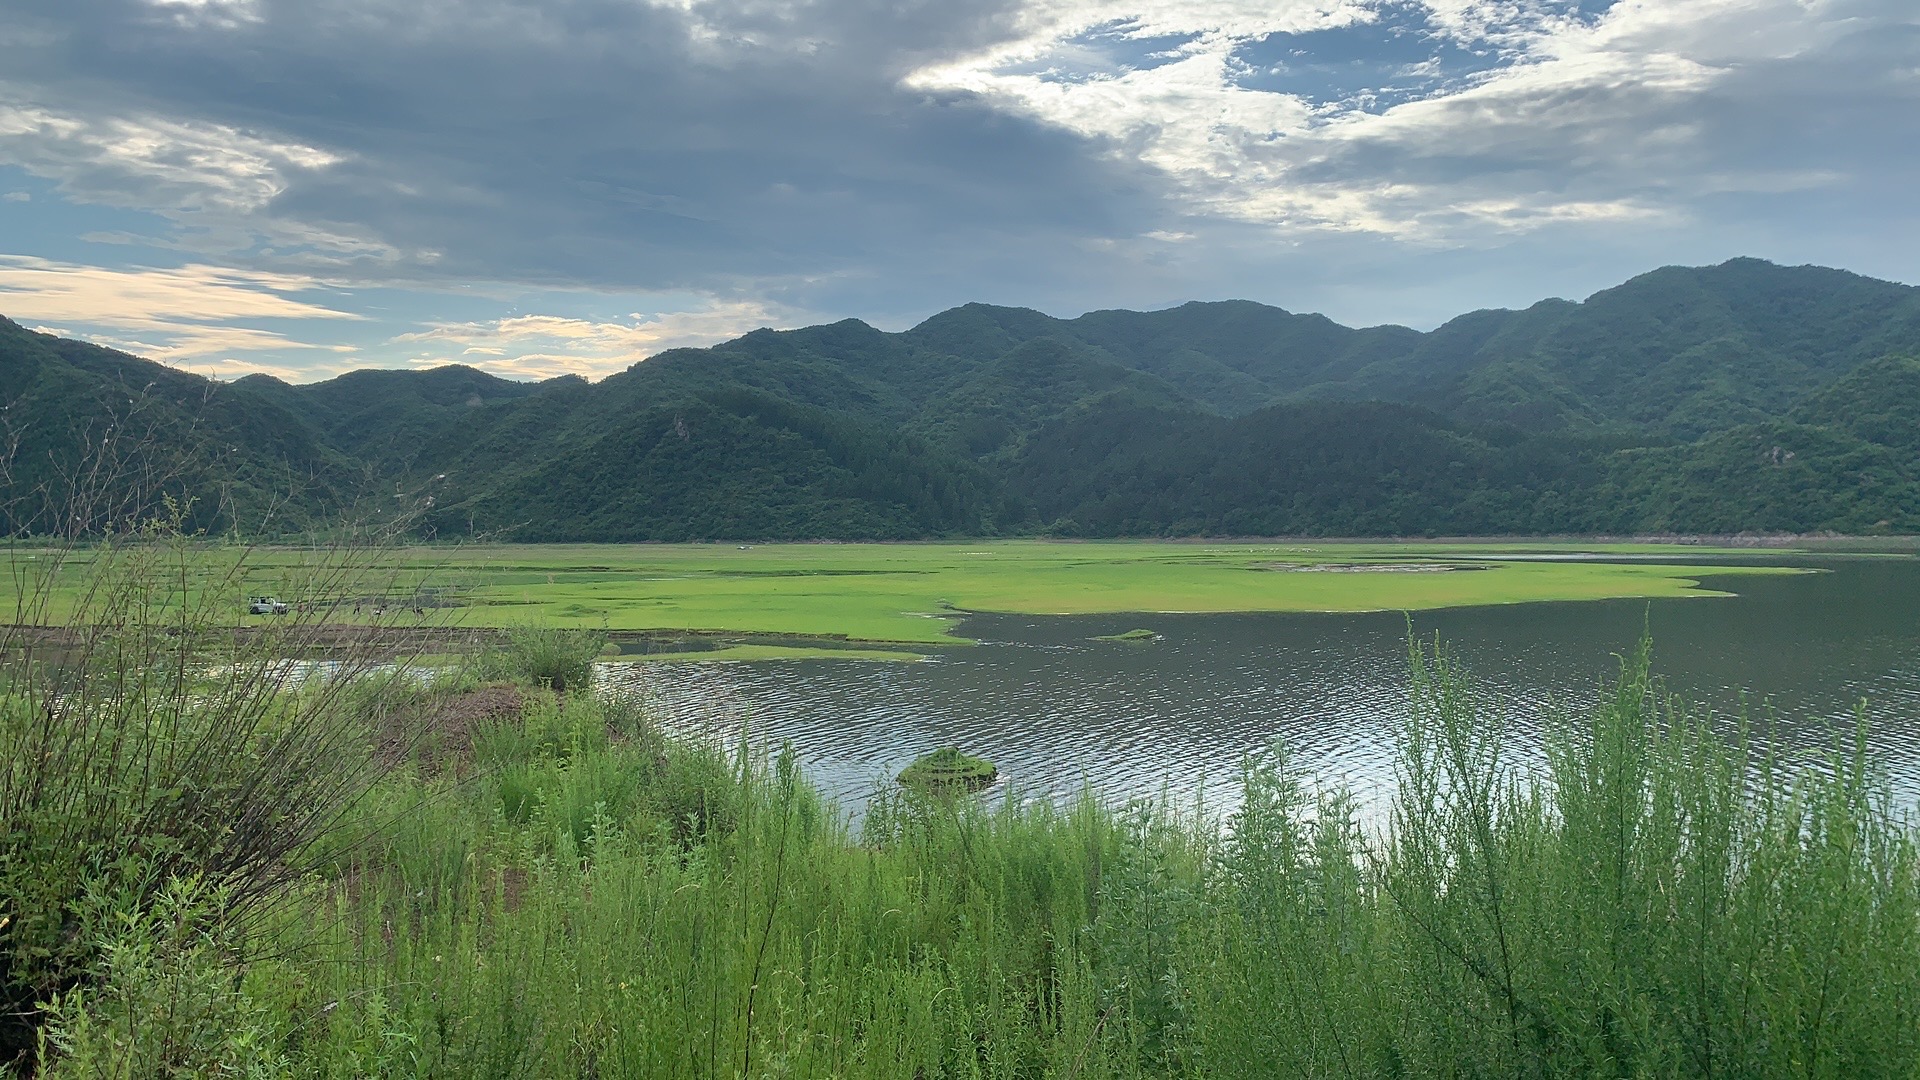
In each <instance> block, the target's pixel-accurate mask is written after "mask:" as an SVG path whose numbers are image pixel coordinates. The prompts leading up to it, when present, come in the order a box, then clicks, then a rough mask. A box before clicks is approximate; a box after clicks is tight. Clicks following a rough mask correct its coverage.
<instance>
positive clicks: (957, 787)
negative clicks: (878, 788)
mask: <svg viewBox="0 0 1920 1080" xmlns="http://www.w3.org/2000/svg"><path fill="white" fill-rule="evenodd" d="M999 777H1000V770H999V769H997V768H995V767H994V764H993V762H991V761H988V760H986V759H985V758H977V757H974V756H973V755H972V754H963V753H961V752H960V748H959V747H957V746H943V747H941V748H940V749H938V750H935V751H934V752H933V753H931V754H922V755H920V756H919V757H918V758H915V759H914V762H913V764H911V765H909V766H907V767H906V768H905V769H903V770H901V773H900V782H901V783H902V784H905V785H906V786H908V787H910V788H918V789H920V790H922V791H933V792H951V791H978V790H980V789H981V788H983V787H986V786H987V785H988V784H991V783H993V782H994V781H995V780H997V779H999Z"/></svg>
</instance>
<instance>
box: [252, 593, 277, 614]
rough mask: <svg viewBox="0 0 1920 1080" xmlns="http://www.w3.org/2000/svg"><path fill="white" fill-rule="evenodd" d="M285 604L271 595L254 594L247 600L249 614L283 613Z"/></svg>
mask: <svg viewBox="0 0 1920 1080" xmlns="http://www.w3.org/2000/svg"><path fill="white" fill-rule="evenodd" d="M286 613H287V605H285V604H283V603H281V602H280V601H278V600H276V599H274V598H273V597H271V596H255V597H253V598H251V599H249V600H248V601H247V614H249V615H285V614H286Z"/></svg>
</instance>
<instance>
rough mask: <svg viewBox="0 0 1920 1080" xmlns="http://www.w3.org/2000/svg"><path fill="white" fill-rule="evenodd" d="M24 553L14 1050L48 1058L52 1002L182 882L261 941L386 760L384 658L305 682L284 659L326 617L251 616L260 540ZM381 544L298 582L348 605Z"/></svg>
mask: <svg viewBox="0 0 1920 1080" xmlns="http://www.w3.org/2000/svg"><path fill="white" fill-rule="evenodd" d="M12 554H13V556H14V559H13V570H14V574H13V582H12V583H13V585H14V587H15V590H16V596H15V601H16V605H17V609H18V610H19V612H20V613H21V614H20V615H19V616H16V622H15V623H14V624H13V625H11V626H10V627H6V628H0V654H7V655H11V656H12V657H13V658H14V659H13V662H12V663H11V664H10V665H9V667H8V676H7V681H6V682H5V684H4V686H0V1015H3V1016H4V1019H3V1020H0V1062H6V1061H13V1062H19V1061H23V1060H26V1059H27V1058H28V1057H30V1055H31V1054H33V1053H34V1050H35V1046H36V1044H37V1042H38V1040H37V1037H36V1028H37V1027H38V1025H39V1024H40V1023H41V1022H42V1020H43V1019H44V1012H43V1009H42V1003H47V1002H58V1001H72V1000H74V998H73V995H74V994H75V993H76V992H79V991H82V990H83V989H84V988H86V987H88V986H90V985H93V984H95V983H96V982H97V980H98V978H99V976H100V973H101V972H102V971H103V970H104V969H105V965H107V962H108V960H109V959H111V955H110V954H111V950H112V949H114V948H117V947H119V946H117V945H115V944H114V943H115V942H117V941H119V940H121V939H122V937H123V936H124V934H125V932H126V928H127V927H128V926H129V925H145V922H144V920H146V919H147V918H148V916H149V915H150V914H152V913H153V912H155V911H156V910H159V908H160V907H161V906H164V905H166V904H173V901H170V900H168V899H167V898H168V897H170V896H173V895H174V893H173V890H175V888H176V886H177V884H178V883H180V882H184V881H191V882H194V883H196V886H195V887H196V890H198V891H197V892H196V896H197V897H198V898H199V899H198V901H197V903H199V905H200V907H199V908H198V909H196V910H197V915H196V918H197V919H198V920H200V921H201V922H204V923H205V924H207V925H208V926H209V927H212V928H213V929H215V930H217V932H218V933H219V934H220V935H222V936H223V939H226V940H242V939H244V938H245V936H246V934H247V933H248V931H249V929H250V928H251V927H252V926H254V925H257V923H258V920H259V919H260V917H261V916H263V915H264V914H265V913H266V912H268V911H269V910H270V909H272V908H273V907H274V905H276V904H277V903H278V902H279V901H281V900H282V899H283V898H284V897H285V896H286V895H287V894H288V890H289V889H290V888H291V887H292V886H293V885H294V884H295V883H297V882H298V881H300V880H301V879H302V877H303V875H304V874H305V873H306V871H307V869H308V867H307V863H306V857H307V855H308V854H309V852H310V851H311V850H312V848H313V845H314V843H315V841H316V840H318V839H319V838H321V837H322V836H324V835H325V834H327V833H328V832H329V831H330V830H331V829H332V828H334V826H335V825H336V824H337V822H338V821H339V820H340V817H341V815H342V814H343V813H344V812H345V810H346V809H347V808H348V807H349V806H351V805H352V803H353V801H354V800H355V799H356V798H357V797H358V796H359V795H360V794H361V793H363V792H364V791H366V790H367V788H368V786H369V785H370V784H371V783H372V781H373V779H374V777H375V776H376V775H377V773H378V771H379V768H380V765H379V762H378V760H377V759H376V758H375V756H374V755H373V753H372V752H371V747H370V745H369V739H368V737H367V728H366V725H365V723H364V722H363V710H364V709H365V707H366V705H367V701H368V699H367V698H366V697H365V696H364V695H361V694H360V693H359V692H358V690H357V687H358V686H359V684H360V683H361V682H362V681H364V678H365V676H366V675H367V674H368V673H369V672H372V671H374V670H375V669H376V668H377V666H378V665H377V664H376V661H375V659H374V658H373V657H372V656H371V655H370V654H367V655H350V656H347V657H345V658H343V659H342V660H341V661H340V664H339V666H338V668H337V669H336V671H335V674H334V676H333V677H331V678H326V679H313V680H308V681H306V682H304V683H301V684H299V685H298V686H295V685H292V684H290V683H289V682H288V680H287V671H288V669H287V665H286V659H285V658H286V657H289V656H299V655H301V654H302V653H303V651H305V649H306V647H307V645H308V643H309V642H310V641H312V640H314V638H315V636H316V635H317V633H318V631H319V618H320V615H319V614H317V613H316V614H308V615H297V614H296V615H289V616H286V617H285V618H281V619H274V620H271V621H269V622H268V623H266V624H265V625H258V624H256V625H254V626H252V627H245V626H244V625H243V624H244V623H245V619H244V616H243V614H242V613H243V612H244V610H245V608H244V604H243V600H244V597H245V596H246V594H247V592H248V589H247V585H248V580H247V579H248V574H249V572H250V567H249V565H248V562H247V554H248V553H247V552H245V551H244V550H241V551H236V550H232V549H224V548H221V547H219V546H216V545H209V544H205V543H202V542H199V541H197V540H194V539H193V538H189V537H182V536H180V535H178V534H177V533H172V532H168V531H167V530H164V529H157V528H156V529H149V530H145V531H143V532H141V533H139V534H136V535H133V536H129V537H122V538H117V539H115V540H112V541H104V542H101V543H99V544H97V545H94V546H91V547H85V548H81V547H73V548H69V549H65V550H58V551H48V550H41V551H37V552H34V553H33V554H34V556H35V557H34V558H32V559H30V560H29V559H25V558H22V557H21V554H20V552H19V550H18V549H13V550H12ZM366 554H367V553H366V552H365V551H356V550H329V551H317V552H306V553H303V555H302V556H301V557H302V558H303V559H305V560H306V562H305V563H304V565H302V566H300V567H299V568H298V571H299V574H300V581H301V583H302V585H303V587H304V589H307V590H311V591H310V592H308V593H307V594H308V595H350V594H352V593H353V592H354V591H356V590H358V589H364V588H365V587H366V586H365V583H364V582H363V581H362V578H363V577H364V576H365V575H366V574H368V573H369V572H371V571H370V569H369V566H368V562H367V561H366ZM291 573H292V572H291V571H288V572H286V573H285V574H283V575H282V576H283V579H284V578H285V577H287V576H289V575H290V574H291ZM388 685H389V686H390V687H391V686H393V685H397V681H392V682H390V683H389V684H388ZM177 906H178V905H177V904H175V905H174V907H176V908H177ZM123 951H124V950H123Z"/></svg>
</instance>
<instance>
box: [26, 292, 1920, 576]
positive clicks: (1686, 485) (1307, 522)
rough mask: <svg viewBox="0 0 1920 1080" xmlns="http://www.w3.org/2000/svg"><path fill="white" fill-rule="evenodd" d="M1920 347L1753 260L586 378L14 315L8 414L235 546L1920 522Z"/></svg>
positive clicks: (712, 359)
mask: <svg viewBox="0 0 1920 1080" xmlns="http://www.w3.org/2000/svg"><path fill="white" fill-rule="evenodd" d="M1916 357H1920V289H1915V288H1912V287H1908V286H1904V285H1898V284H1893V283H1890V282H1884V281H1876V280H1873V279H1870V278H1864V277H1860V276H1858V275H1854V274H1849V273H1845V272H1843V271H1838V270H1826V269H1821V268H1817V267H1780V266H1775V265H1772V264H1770V263H1765V262H1760V261H1758V260H1752V259H1737V260H1734V261H1732V262H1729V263H1725V264H1722V265H1720V266H1714V267H1704V268H1685V267H1668V268H1665V269H1662V270H1657V271H1654V272H1652V273H1649V274H1645V275H1642V276H1640V277H1637V278H1634V279H1633V280H1631V281H1628V282H1626V283H1625V284H1623V285H1620V286H1618V287H1616V288H1612V289H1608V290H1606V291H1603V292H1600V293H1597V294H1595V295H1594V296H1592V297H1590V298H1588V299H1587V300H1586V301H1584V302H1582V303H1572V302H1569V301H1565V300H1547V301H1542V302H1541V303H1538V304H1535V305H1533V306H1532V307H1529V308H1527V309H1525V310H1523V311H1480V312H1475V313H1472V314H1469V315H1463V316H1461V317H1459V318H1457V319H1454V320H1452V321H1450V322H1448V323H1446V324H1445V325H1443V326H1441V327H1439V328H1437V329H1435V330H1433V331H1430V332H1425V333H1422V332H1419V331H1415V330H1411V329H1407V328H1405V327H1394V326H1387V327H1372V328H1366V329H1352V328H1348V327H1344V326H1341V325H1339V324H1337V323H1334V322H1332V321H1330V320H1328V319H1326V318H1324V317H1321V316H1318V315H1297V314H1291V313H1288V312H1285V311H1281V310H1279V309H1277V308H1272V307H1267V306H1264V305H1260V304H1254V303H1249V302H1245V301H1228V302H1222V303H1192V304H1186V305H1183V306H1181V307H1177V308H1172V309H1169V310H1165V311H1155V312H1132V311H1097V312H1092V313H1089V314H1087V315H1083V316H1080V317H1079V318H1076V319H1056V318H1052V317H1049V316H1047V315H1044V314H1041V313H1039V312H1036V311H1030V310H1025V309H1018V308H1001V307H991V306H986V305H979V304H969V305H966V306H964V307H960V308H955V309H953V310H951V311H947V312H943V313H941V314H939V315H936V316H934V317H932V318H930V319H928V320H927V321H925V322H923V323H921V324H920V325H918V326H916V327H913V328H912V329H910V330H907V331H905V332H902V333H894V334H890V333H883V332H881V331H879V330H876V329H874V328H872V327H870V326H867V325H865V324H864V323H861V322H858V321H855V320H847V321H844V322H839V323H834V324H830V325H825V326H814V327H808V328H805V329H801V330H793V331H782V332H776V331H770V330H760V331H755V332H754V333H751V334H748V335H746V336H744V337H742V338H739V339H737V340H734V341H731V342H728V343H726V344H723V345H719V346H715V347H713V348H710V349H681V350H674V351H671V352H667V353H663V354H661V355H659V356H656V357H653V358H651V359H649V360H646V361H644V362H642V363H639V364H636V365H634V366H633V367H631V368H629V369H628V370H627V371H625V372H622V373H620V374H618V375H614V376H612V377H610V378H608V379H606V380H604V381H602V382H600V383H597V384H589V383H587V382H585V381H584V380H581V379H577V378H563V379H555V380H551V381H548V382H543V383H517V382H511V381H507V380H503V379H498V378H494V377H492V376H489V375H486V374H484V373H482V372H479V371H475V370H473V369H470V368H464V367H457V366H453V367H443V368H439V369H435V370H431V371H360V372H355V373H353V374H350V375H345V376H342V377H340V378H337V379H332V380H329V381H327V382H323V383H317V384H313V385H305V386H296V385H289V384H286V383H283V382H280V381H278V380H274V379H271V378H268V377H265V376H252V377H249V378H246V379H242V380H240V381H238V382H235V383H232V384H219V383H213V382H209V381H206V380H202V379H198V378H197V377H194V376H191V375H186V374H184V373H181V372H178V371H175V370H173V369H169V368H165V367H162V366H160V365H157V364H151V363H148V362H146V361H142V360H138V359H135V358H133V357H129V356H125V355H123V354H119V353H114V352H111V351H109V350H105V349H99V348H96V347H93V346H89V345H83V344H80V343H77V342H70V341H61V340H58V339H55V338H50V337H46V336H44V335H37V334H32V333H29V332H27V331H25V330H22V329H21V328H19V327H18V326H15V325H13V324H12V323H6V322H4V321H0V403H10V404H9V405H8V408H7V411H6V413H5V414H4V415H5V416H6V417H7V419H8V425H9V430H10V431H11V432H12V437H13V438H14V439H15V440H16V443H17V445H16V447H15V449H14V451H13V452H12V454H11V460H12V461H13V462H14V466H13V467H14V471H15V475H16V480H15V483H14V484H13V485H12V486H13V488H14V490H15V491H25V490H29V489H31V490H36V491H38V490H40V489H41V487H45V488H46V489H47V490H48V491H49V492H52V491H58V490H64V489H63V488H61V487H60V483H58V482H56V481H58V479H59V478H60V477H62V476H65V475H68V474H71V473H72V472H74V471H75V470H76V469H77V468H79V467H80V465H81V464H82V463H84V462H85V461H87V460H89V455H90V453H91V451H90V450H89V449H88V448H89V447H90V446H92V445H93V442H90V441H89V440H94V441H95V442H97V441H98V440H99V439H100V438H101V435H102V433H103V432H104V431H105V430H106V428H107V427H108V426H110V425H117V426H116V427H115V430H117V431H120V432H132V431H135V430H138V431H139V433H140V438H139V439H138V440H135V441H134V442H129V443H126V444H125V445H127V446H132V445H135V443H137V444H138V445H139V446H141V447H143V448H144V450H145V452H147V453H149V454H151V455H158V457H159V458H162V459H164V460H165V462H167V463H168V464H167V468H166V469H162V470H160V471H161V472H162V473H165V474H167V475H172V474H174V473H177V474H178V476H177V478H176V479H175V481H174V484H173V487H172V488H171V489H170V490H174V491H176V492H184V491H194V492H196V493H199V492H206V491H215V490H217V491H220V492H222V493H224V494H225V496H226V497H225V500H224V502H219V501H217V500H203V502H204V503H205V505H206V506H208V507H214V506H216V505H217V506H218V507H219V508H218V509H207V510H203V511H200V513H201V514H202V518H201V519H200V520H202V522H203V523H212V522H213V520H214V519H216V518H217V519H218V523H219V524H220V526H221V527H229V526H237V527H240V528H256V527H259V525H258V523H259V522H261V521H263V520H264V519H265V517H266V515H267V511H268V509H269V508H272V507H276V505H277V509H276V511H275V512H276V513H277V515H278V516H277V517H276V518H275V519H274V521H275V522H277V523H278V526H277V527H282V528H293V529H298V528H302V527H305V526H307V525H309V524H311V523H313V522H316V521H321V520H324V519H325V518H326V517H327V515H328V514H329V513H334V512H337V510H338V508H339V507H341V506H343V505H346V504H349V503H353V502H356V501H360V500H362V499H364V498H365V497H366V496H367V495H368V494H369V493H373V492H387V493H392V492H396V491H398V492H402V493H416V494H418V495H419V496H420V498H421V500H422V503H423V504H425V503H426V500H428V499H430V500H431V502H430V509H429V510H428V512H427V513H426V515H425V518H424V522H425V524H424V526H423V527H424V528H425V529H427V530H428V531H430V532H433V533H434V534H436V535H442V536H444V535H447V534H450V533H451V534H458V535H468V534H474V535H480V534H486V535H494V536H503V537H513V538H518V539H526V540H646V539H661V540H682V539H703V538H704V539H747V538H829V537H834V538H908V537H919V536H936V535H967V534H1002V533H1022V532H1036V531H1050V532H1054V533H1059V534H1065V535H1084V536H1116V535H1166V534H1172V535H1195V534H1216V535H1217V534H1236V535H1278V534H1322V535H1335V534H1344V535H1421V534H1464V533H1558V532H1646V531H1684V532H1739V531H1795V532H1800V531H1814V530H1835V531H1844V532H1875V531H1906V532H1915V531H1920V359H1915V358H1916ZM28 481H32V483H28ZM36 485H38V486H36ZM388 497H389V498H390V497H391V496H390V494H389V496H388ZM127 499H131V500H133V501H138V500H137V497H135V496H132V495H129V496H127ZM16 501H18V500H16ZM123 501H125V500H123ZM222 515H224V516H222ZM16 517H17V515H16ZM8 524H9V525H10V527H13V528H15V529H18V528H20V527H22V525H23V522H21V521H17V520H10V521H9V522H8ZM267 527H268V528H274V527H276V525H275V524H273V523H269V524H268V526H267Z"/></svg>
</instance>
